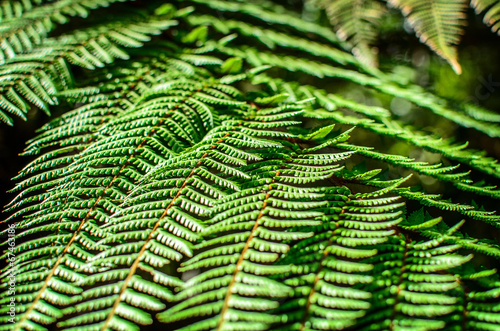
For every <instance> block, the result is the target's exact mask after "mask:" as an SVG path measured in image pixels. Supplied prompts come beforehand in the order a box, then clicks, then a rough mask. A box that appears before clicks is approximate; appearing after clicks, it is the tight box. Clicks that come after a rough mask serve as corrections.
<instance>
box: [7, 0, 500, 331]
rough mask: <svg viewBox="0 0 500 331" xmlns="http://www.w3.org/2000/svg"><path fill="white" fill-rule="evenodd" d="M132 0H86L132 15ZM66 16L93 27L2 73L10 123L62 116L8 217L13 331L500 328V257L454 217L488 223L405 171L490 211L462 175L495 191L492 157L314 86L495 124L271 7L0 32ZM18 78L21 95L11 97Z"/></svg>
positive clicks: (28, 5)
mask: <svg viewBox="0 0 500 331" xmlns="http://www.w3.org/2000/svg"><path fill="white" fill-rule="evenodd" d="M120 2H121V1H118V2H116V3H112V2H109V3H106V5H109V8H101V9H97V8H94V7H95V6H93V5H92V4H91V2H85V3H86V4H90V5H89V6H88V7H87V8H89V9H92V10H95V11H96V13H97V11H101V13H110V12H111V11H112V10H122V11H124V12H130V10H129V7H128V4H127V3H126V2H124V3H120ZM82 3H83V2H82ZM65 4H66V5H68V6H70V5H71V6H76V7H72V8H73V9H74V10H75V11H72V12H71V13H70V12H65V13H69V14H67V16H68V17H69V16H76V15H80V14H81V15H80V16H85V15H88V16H89V18H88V19H85V20H84V21H85V22H86V24H88V27H87V28H86V29H84V30H82V31H77V29H74V26H72V25H71V24H72V23H71V22H72V21H71V20H69V21H68V22H67V23H66V25H65V27H66V26H68V31H67V32H64V33H63V34H62V35H61V34H58V33H59V32H57V31H58V30H51V29H52V28H53V26H52V25H51V26H50V29H49V28H47V29H46V30H44V31H45V32H44V31H41V32H40V41H39V42H34V44H33V45H32V46H29V45H28V44H23V47H21V48H19V47H18V48H17V49H16V52H14V53H9V54H11V55H9V56H10V57H9V58H6V59H5V63H4V64H2V66H3V67H2V68H5V69H6V71H5V75H4V76H3V77H5V79H4V80H3V81H4V82H7V83H6V85H5V86H7V85H8V86H9V88H10V89H9V88H6V89H5V91H4V92H2V93H4V94H2V95H3V97H4V98H6V99H5V100H7V101H8V102H9V103H10V104H9V103H3V104H0V107H2V109H3V111H4V113H16V112H17V113H19V111H18V110H16V109H15V108H12V107H11V106H9V105H14V106H16V107H18V108H19V109H20V110H21V113H22V114H24V113H25V112H26V111H27V107H28V106H30V105H35V106H39V107H40V108H42V109H43V108H45V109H47V110H52V109H61V108H64V111H65V113H64V114H63V115H62V116H60V117H57V118H55V119H52V120H51V121H50V122H48V123H47V124H46V125H45V126H44V127H42V129H41V130H40V131H39V132H38V135H37V136H36V137H35V138H34V139H32V140H31V141H30V142H29V145H28V147H27V149H26V152H25V154H26V155H28V156H30V157H32V158H34V160H33V161H32V162H31V163H30V164H28V165H27V166H26V167H25V168H24V169H22V170H21V172H20V174H19V175H18V177H17V178H16V181H17V185H16V187H15V188H14V192H15V193H16V194H17V196H16V197H15V198H14V200H13V201H12V202H11V203H10V204H9V206H8V207H7V209H8V212H9V213H10V217H9V219H8V220H7V222H10V224H12V223H15V224H16V243H17V247H16V248H15V249H14V251H13V252H14V253H15V254H16V260H17V274H16V275H15V281H16V294H15V295H14V296H13V298H14V300H15V302H16V307H15V311H16V316H15V318H14V324H12V322H11V321H10V316H8V315H5V314H3V316H2V317H1V318H0V321H1V323H2V326H1V328H2V329H6V330H7V329H9V330H10V329H11V328H12V327H13V328H14V329H16V330H30V329H37V330H46V329H61V330H65V329H71V330H81V329H89V330H140V329H146V328H147V326H148V325H155V326H156V325H158V324H161V325H162V327H167V328H170V329H183V330H309V329H310V330H361V329H372V330H373V329H375V330H387V329H391V330H404V329H413V330H431V329H432V330H434V329H436V330H439V329H444V330H455V329H464V328H465V329H471V330H494V329H496V328H498V325H499V324H500V321H499V312H498V302H499V296H500V292H499V288H500V283H499V282H498V280H497V279H498V278H497V276H496V271H495V270H482V269H481V268H479V267H478V266H477V264H479V263H480V262H478V261H480V260H478V259H476V258H473V255H474V256H480V257H481V256H482V255H490V256H492V258H491V260H494V259H496V258H498V256H500V254H499V252H500V250H499V247H498V243H497V242H495V241H492V240H489V239H487V238H482V237H481V236H477V235H476V236H474V235H473V234H472V233H469V232H468V231H467V230H466V227H462V228H461V229H459V228H460V226H462V225H463V223H464V222H463V221H462V222H458V223H457V222H456V221H455V220H456V219H457V218H462V217H465V218H466V219H467V220H466V222H485V223H486V225H484V226H485V227H488V228H489V227H492V228H493V227H495V226H498V216H496V215H495V214H493V213H492V212H491V211H487V210H483V209H482V208H481V207H480V206H476V205H475V204H473V203H458V202H456V201H450V200H448V197H447V196H444V197H442V196H440V195H439V194H434V193H432V194H431V193H428V192H426V191H425V189H422V188H419V187H415V185H410V180H411V179H410V177H411V175H410V176H401V174H400V172H398V171H394V169H396V170H400V171H403V170H404V171H408V172H410V173H411V174H413V175H414V176H413V177H417V178H418V176H420V175H425V176H429V177H432V178H434V179H435V180H437V181H439V182H441V183H446V184H453V185H454V186H455V187H456V188H457V190H460V191H463V192H467V194H470V195H473V196H474V197H475V198H476V199H477V198H478V197H480V199H485V200H486V199H491V200H493V201H494V200H496V199H498V190H497V189H496V188H494V187H493V185H483V184H482V183H481V182H475V181H473V180H472V179H473V178H474V179H475V178H478V177H479V178H482V179H486V182H488V180H490V179H491V178H494V177H498V167H499V166H498V162H497V161H496V160H494V159H493V158H491V157H489V156H486V155H483V154H480V153H478V152H477V151H475V150H473V149H470V148H467V147H466V145H465V144H462V143H454V142H452V141H450V140H448V139H443V137H440V136H439V135H437V134H429V133H428V132H426V131H425V130H423V129H419V128H417V126H418V124H416V123H411V122H410V123H409V122H407V121H405V120H403V119H400V118H398V117H397V116H395V115H394V114H393V113H392V112H391V111H390V110H389V109H388V108H386V107H384V106H380V107H375V106H371V105H369V104H365V103H362V102H359V101H355V100H351V99H350V98H349V97H348V96H346V95H343V94H342V93H340V92H338V93H337V91H331V90H323V88H324V87H325V85H324V84H322V79H328V77H330V78H337V79H339V80H341V81H342V82H345V83H348V84H352V86H354V87H353V88H359V89H360V90H363V91H365V90H368V91H370V93H372V94H373V95H374V96H377V95H379V94H382V95H384V96H389V97H390V98H392V97H400V98H404V99H405V100H408V101H409V102H411V103H413V104H414V105H415V107H420V108H418V109H419V110H421V111H428V112H429V113H432V114H434V115H435V116H438V117H443V118H446V119H448V120H450V121H451V122H453V123H456V124H457V125H460V126H464V127H470V128H473V129H474V130H477V131H478V132H482V133H484V134H486V135H489V136H491V137H498V136H499V134H500V130H499V127H498V120H497V119H496V118H495V116H492V114H491V113H490V112H488V111H486V110H484V109H481V108H480V107H473V109H474V111H469V112H466V111H463V110H464V109H469V110H470V109H472V108H471V107H472V106H470V105H466V104H460V105H458V106H456V107H455V105H454V104H453V103H449V102H447V101H445V100H443V99H441V98H439V97H437V96H434V95H432V94H430V93H428V92H426V91H424V90H423V89H422V88H420V87H417V86H412V85H403V84H401V83H399V82H398V81H395V80H393V79H392V78H391V77H390V76H387V75H385V74H384V73H382V72H380V71H379V70H377V69H374V68H371V67H369V66H367V65H366V64H364V63H361V62H359V61H358V60H357V59H356V57H354V56H353V55H351V54H350V53H349V52H347V51H346V49H348V48H349V45H348V44H346V43H343V42H341V41H339V39H338V38H337V37H336V36H335V34H334V33H333V32H332V31H331V30H330V29H329V28H328V27H325V26H320V25H317V24H315V23H311V22H305V21H302V20H301V19H300V18H299V17H298V15H297V13H294V12H292V11H290V10H287V9H285V8H283V7H281V6H279V5H276V4H275V3H273V2H268V1H259V2H256V3H248V2H243V1H216V0H196V1H172V3H168V4H166V5H165V4H163V3H160V2H152V4H151V6H150V5H149V4H148V5H144V4H139V5H138V7H140V8H141V10H140V11H137V13H132V14H130V13H129V14H127V15H124V16H123V19H116V21H113V22H111V23H110V22H106V21H105V20H104V19H103V18H102V17H101V16H98V15H97V14H96V16H95V17H94V18H93V16H92V13H93V11H90V10H86V11H85V13H84V12H83V11H81V10H79V7H78V4H79V1H76V0H72V1H69V0H68V1H66V0H64V1H63V0H60V1H50V2H45V1H31V2H29V1H23V2H22V3H21V2H19V3H17V2H12V3H11V4H10V5H9V6H4V7H2V8H6V9H5V10H6V13H7V14H5V16H2V17H5V20H13V21H16V20H18V22H17V23H18V24H20V26H22V24H24V23H23V22H25V21H24V20H25V18H26V17H36V19H39V18H40V17H42V16H43V15H42V16H38V15H41V14H40V13H42V12H44V11H46V10H48V9H50V8H53V7H54V6H61V8H63V7H64V6H65ZM102 4H104V3H102ZM188 5H189V6H188ZM51 6H52V7H51ZM174 6H175V7H177V8H179V10H177V9H175V7H174ZM36 8H39V9H36ZM58 8H59V7H58ZM64 8H66V7H64ZM9 10H10V11H9ZM3 13H4V12H2V14H3ZM30 13H32V14H30ZM78 13H80V14H78ZM187 13H189V15H186V14H187ZM234 13H238V15H237V18H236V15H230V14H234ZM30 15H32V16H30ZM44 15H45V14H44ZM228 17H230V18H228ZM174 20H175V21H174ZM51 22H52V21H51ZM54 22H57V21H56V20H55V21H54ZM54 22H52V23H54ZM59 23H63V21H62V20H61V21H60V22H59ZM19 31H21V30H19ZM50 31H55V32H54V35H50ZM162 31H163V32H162ZM235 33H236V34H237V35H235ZM47 34H49V36H48V37H47V38H46V37H45V36H46V35H47ZM30 38H32V39H33V37H32V36H31V37H30ZM35 39H36V38H34V39H33V40H35ZM150 39H154V40H151V42H149V41H150ZM8 40H9V42H12V40H13V38H12V37H9V39H8ZM146 42H148V44H145V43H146ZM5 47H6V48H4V49H8V47H7V46H5ZM125 49H126V52H125ZM18 53H19V54H18ZM39 55H42V56H41V57H40V56H39ZM34 57H36V58H34ZM34 60H36V61H34ZM37 61H39V62H37ZM14 64H15V65H14ZM14 68H16V69H14ZM40 68H42V69H43V70H42V69H40ZM9 70H10V71H9ZM15 70H21V71H15ZM22 70H25V71H22ZM19 72H22V73H23V77H24V78H23V79H26V81H23V80H20V81H18V80H15V81H14V82H12V81H11V79H12V77H11V76H9V75H11V74H16V73H19ZM41 72H48V74H47V75H46V76H43V77H42V75H44V74H42V73H41ZM63 72H64V74H61V73H63ZM297 74H300V75H306V76H307V77H308V84H309V85H305V84H300V83H299V82H298V81H296V80H297V79H296V77H297ZM61 75H62V76H61ZM314 77H317V78H318V77H319V78H321V79H316V78H314ZM23 82H24V83H23ZM37 82H39V85H40V86H42V87H43V88H42V89H41V88H40V86H39V85H37ZM12 83H13V85H9V84H12ZM22 84H24V86H27V88H28V90H26V88H24V87H23V85H22ZM33 95H34V96H33ZM9 98H10V99H9ZM44 98H45V99H44ZM39 100H41V101H43V102H44V103H43V104H42V103H41V102H39ZM49 100H50V101H51V102H49ZM57 102H61V105H60V106H57V105H56V103H57ZM71 104H74V105H75V107H74V109H71V110H68V108H70V105H71ZM21 113H20V114H21ZM434 115H433V116H434ZM6 116H7V115H6ZM363 130H366V131H368V132H372V133H375V134H377V135H379V136H385V137H388V138H390V139H394V140H396V141H397V142H399V143H401V144H408V145H411V146H414V147H415V148H417V149H422V150H429V151H432V152H436V153H438V154H440V155H441V158H442V162H440V163H434V162H425V161H420V160H419V161H417V160H414V159H412V158H410V157H409V156H408V155H396V154H394V153H388V152H387V151H384V150H380V149H379V148H377V147H376V146H373V145H372V144H371V142H370V141H359V139H356V138H358V137H362V135H359V133H360V132H362V131H363ZM363 161H364V162H367V164H370V165H372V164H373V165H374V166H370V167H369V168H368V169H366V170H364V171H360V170H358V169H360V164H361V163H362V162H363ZM450 161H451V163H450ZM459 167H460V168H459ZM383 170H385V171H383ZM469 170H470V171H469ZM387 174H389V175H387ZM417 183H418V180H417ZM415 204H416V205H418V206H419V207H418V208H425V211H426V212H427V211H428V212H430V213H431V214H433V215H435V217H428V216H427V214H426V213H424V212H423V211H422V213H411V212H410V211H411V210H412V208H414V206H415ZM422 210H424V209H422ZM437 216H440V217H437ZM9 253H12V252H10V251H6V253H5V255H4V256H5V257H7V256H8V255H9ZM10 275H11V269H10V268H9V267H7V268H5V269H3V271H2V294H0V302H1V304H2V308H0V309H1V311H2V312H3V313H5V312H7V311H8V310H9V309H10V308H9V307H7V306H6V304H7V303H8V302H10V300H11V297H12V296H10V294H9V291H8V281H9V279H10V278H9V277H10Z"/></svg>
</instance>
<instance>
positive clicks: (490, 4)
mask: <svg viewBox="0 0 500 331" xmlns="http://www.w3.org/2000/svg"><path fill="white" fill-rule="evenodd" d="M471 6H472V7H473V8H474V10H475V11H476V13H478V14H479V13H484V19H483V21H484V23H486V24H488V25H489V26H490V27H491V30H492V31H493V32H496V33H499V32H498V31H499V29H500V3H498V1H495V0H471Z"/></svg>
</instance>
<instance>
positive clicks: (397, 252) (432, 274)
mask: <svg viewBox="0 0 500 331" xmlns="http://www.w3.org/2000/svg"><path fill="white" fill-rule="evenodd" d="M442 241H443V239H441V238H437V239H433V240H430V241H424V242H415V241H412V240H411V239H408V238H405V237H403V236H402V235H401V236H400V238H397V237H390V238H389V239H388V242H387V243H386V244H384V245H380V246H379V248H378V250H379V252H378V254H377V255H376V256H374V257H372V258H369V259H367V260H366V263H371V264H373V265H374V269H373V271H372V273H373V275H377V276H375V279H374V281H373V282H372V283H370V284H369V285H368V286H366V287H364V289H365V290H366V291H369V292H370V293H372V300H371V307H370V309H369V311H368V313H367V315H366V316H365V317H364V318H362V319H361V320H360V323H359V324H358V329H359V330H388V329H391V330H396V329H405V328H407V329H412V330H440V329H442V328H443V327H444V326H445V325H446V323H445V320H446V318H447V317H449V316H450V315H451V314H453V313H454V312H455V311H456V310H457V309H458V307H460V306H459V303H458V300H457V298H456V297H455V296H454V295H453V289H455V288H457V287H458V286H459V279H458V278H457V277H456V276H455V275H454V274H453V273H452V272H451V271H450V269H453V268H456V267H459V266H461V265H463V264H464V263H466V262H467V261H469V260H470V259H471V256H461V255H459V254H456V253H455V252H456V251H457V249H459V248H460V246H458V245H442V244H441V243H442Z"/></svg>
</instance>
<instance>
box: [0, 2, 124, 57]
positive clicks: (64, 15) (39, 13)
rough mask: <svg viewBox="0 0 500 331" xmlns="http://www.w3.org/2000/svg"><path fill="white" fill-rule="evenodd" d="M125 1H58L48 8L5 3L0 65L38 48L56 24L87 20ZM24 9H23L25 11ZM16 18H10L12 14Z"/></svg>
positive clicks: (0, 39)
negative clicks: (76, 18) (93, 12)
mask: <svg viewBox="0 0 500 331" xmlns="http://www.w3.org/2000/svg"><path fill="white" fill-rule="evenodd" d="M124 1H126V0H105V1H97V0H90V1H89V0H59V1H53V2H50V3H46V4H41V5H40V3H42V2H48V1H33V2H36V3H37V5H36V6H33V5H32V4H31V2H30V1H27V2H28V4H27V5H26V4H22V2H24V3H26V1H22V2H20V1H16V2H6V3H8V4H6V5H5V7H4V10H5V11H4V13H6V15H4V16H3V17H2V18H3V19H2V21H0V31H1V35H0V45H1V48H2V49H1V50H0V64H4V63H5V62H6V61H7V60H9V59H12V58H14V57H16V56H17V55H19V54H22V53H25V52H27V51H30V50H31V49H33V48H34V47H35V46H36V45H39V44H40V43H41V42H42V41H43V39H44V38H46V37H47V35H48V33H49V32H50V31H52V30H53V29H54V26H55V24H54V23H59V24H64V23H66V22H67V21H68V17H74V16H80V17H87V16H88V14H89V11H90V10H92V9H95V8H99V7H107V6H109V5H110V4H111V3H113V2H124ZM23 7H24V8H23ZM11 10H12V11H13V12H15V14H10V13H9V12H10V11H11Z"/></svg>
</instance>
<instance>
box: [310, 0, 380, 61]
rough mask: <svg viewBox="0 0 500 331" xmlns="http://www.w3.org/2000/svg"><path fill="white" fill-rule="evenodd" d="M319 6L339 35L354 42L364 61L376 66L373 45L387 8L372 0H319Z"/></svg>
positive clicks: (353, 50) (356, 51) (355, 48)
mask: <svg viewBox="0 0 500 331" xmlns="http://www.w3.org/2000/svg"><path fill="white" fill-rule="evenodd" d="M315 2H316V3H317V5H318V6H320V7H321V8H324V9H325V10H326V13H327V14H328V17H329V18H330V21H331V22H332V25H333V26H334V27H335V29H336V32H337V35H338V36H339V37H340V38H341V39H342V40H348V41H350V42H351V43H352V44H353V46H354V47H353V49H352V52H353V53H354V55H355V56H356V57H357V58H358V59H360V60H361V61H362V62H365V63H367V64H368V65H372V66H375V65H376V64H377V62H378V61H377V59H376V53H377V52H375V51H374V50H373V49H372V45H373V43H374V41H375V40H376V38H377V27H378V25H379V23H380V19H381V18H382V16H383V15H384V14H385V11H386V8H385V6H383V5H382V4H381V3H379V2H376V1H371V0H359V1H351V0H333V1H332V0H319V1H315Z"/></svg>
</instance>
